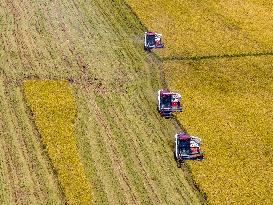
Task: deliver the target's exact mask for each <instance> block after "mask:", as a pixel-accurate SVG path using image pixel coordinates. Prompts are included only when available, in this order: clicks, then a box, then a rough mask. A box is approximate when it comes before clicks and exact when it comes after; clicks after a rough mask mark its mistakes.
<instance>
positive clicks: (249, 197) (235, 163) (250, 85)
mask: <svg viewBox="0 0 273 205" xmlns="http://www.w3.org/2000/svg"><path fill="white" fill-rule="evenodd" d="M272 62H273V58H272V57H247V58H244V59H242V58H235V59H229V60H227V59H221V60H214V61H211V60H206V61H190V62H179V61H172V62H166V63H164V69H165V71H166V78H167V81H168V83H169V85H170V88H171V90H175V91H179V92H180V93H181V94H182V101H183V107H184V111H183V112H182V113H180V114H178V115H177V117H178V119H179V120H180V121H181V122H182V124H183V125H184V127H185V128H186V129H187V131H188V132H189V133H190V134H193V135H197V136H200V137H201V138H202V140H203V149H204V152H205V160H204V161H202V162H189V163H187V164H188V165H189V167H190V169H191V170H192V174H193V177H194V179H195V181H196V182H197V183H198V185H199V186H200V188H201V190H202V191H203V192H205V193H206V194H207V196H208V201H209V202H210V203H211V204H272V202H273V192H272V187H273V180H272V179H273V157H272V156H273V155H272V153H273V152H272V151H273V138H272V133H273V126H272V125H273V106H272V102H273V91H272V90H273V73H272ZM177 79H179V81H178V80H177Z"/></svg>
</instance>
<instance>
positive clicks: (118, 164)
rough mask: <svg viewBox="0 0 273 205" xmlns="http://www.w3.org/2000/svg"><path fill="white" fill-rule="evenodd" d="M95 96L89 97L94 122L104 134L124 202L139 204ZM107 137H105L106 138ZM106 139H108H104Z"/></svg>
mask: <svg viewBox="0 0 273 205" xmlns="http://www.w3.org/2000/svg"><path fill="white" fill-rule="evenodd" d="M86 92H87V93H88V92H92V91H90V90H86ZM94 98H95V96H94V95H93V97H91V98H89V99H90V100H91V104H92V111H93V112H94V116H95V117H96V122H97V123H99V124H100V126H101V128H102V130H103V133H104V135H106V136H102V137H103V138H104V139H103V140H104V143H105V145H106V147H107V152H108V154H107V155H108V156H109V159H110V161H111V163H112V166H113V167H114V169H115V172H116V173H115V175H116V176H117V178H118V180H119V183H120V185H121V187H122V189H123V190H124V193H127V194H126V195H125V198H126V201H127V202H126V204H139V202H138V200H137V196H136V195H135V190H133V189H132V187H131V185H130V183H129V179H128V176H127V174H126V173H125V172H124V170H125V169H124V165H123V162H122V161H121V159H120V153H119V152H118V150H117V146H116V143H115V142H114V141H113V139H112V135H113V134H112V133H111V131H110V130H111V129H110V127H109V125H108V124H107V123H106V122H107V120H106V119H104V117H103V114H102V112H101V111H100V108H99V107H98V106H97V103H96V101H95V100H94ZM106 138H107V139H106ZM105 140H108V141H105Z"/></svg>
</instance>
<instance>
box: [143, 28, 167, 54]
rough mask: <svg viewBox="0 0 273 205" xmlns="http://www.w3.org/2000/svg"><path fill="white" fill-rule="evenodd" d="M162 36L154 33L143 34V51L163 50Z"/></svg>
mask: <svg viewBox="0 0 273 205" xmlns="http://www.w3.org/2000/svg"><path fill="white" fill-rule="evenodd" d="M163 47H164V45H163V43H162V35H161V34H158V33H155V32H145V33H144V50H145V51H151V49H153V48H163Z"/></svg>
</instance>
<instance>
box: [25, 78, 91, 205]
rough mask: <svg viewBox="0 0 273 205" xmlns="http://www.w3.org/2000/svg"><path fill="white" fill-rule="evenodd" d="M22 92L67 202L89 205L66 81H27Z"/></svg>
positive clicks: (72, 106)
mask: <svg viewBox="0 0 273 205" xmlns="http://www.w3.org/2000/svg"><path fill="white" fill-rule="evenodd" d="M23 91H24V94H25V97H26V102H27V105H28V106H29V107H30V109H31V112H32V114H33V119H34V122H35V125H36V126H37V129H38V131H39V134H40V136H41V139H42V142H43V144H44V146H45V149H46V151H47V153H48V156H49V158H50V160H51V162H52V164H53V167H54V169H55V170H56V172H57V176H58V179H59V182H60V184H61V186H62V189H63V190H64V194H65V197H66V201H67V203H68V204H89V203H90V202H91V189H90V185H89V183H88V181H87V178H86V176H85V173H84V168H83V165H82V163H81V161H80V157H79V154H78V151H77V144H76V138H75V136H74V128H73V127H74V125H73V124H74V121H75V117H76V111H77V108H76V105H75V102H74V99H73V96H72V93H71V89H70V87H69V84H68V82H66V81H57V80H55V81H53V80H29V81H24V82H23Z"/></svg>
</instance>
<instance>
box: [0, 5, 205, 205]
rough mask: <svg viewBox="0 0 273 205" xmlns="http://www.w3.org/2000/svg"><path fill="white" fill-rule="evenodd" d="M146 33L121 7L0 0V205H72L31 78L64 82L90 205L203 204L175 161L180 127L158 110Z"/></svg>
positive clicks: (155, 70) (156, 71) (155, 67)
mask: <svg viewBox="0 0 273 205" xmlns="http://www.w3.org/2000/svg"><path fill="white" fill-rule="evenodd" d="M144 30H145V29H144V28H143V26H142V24H141V23H140V22H139V20H138V19H137V17H136V16H134V15H133V12H132V11H131V10H130V8H129V7H128V6H127V4H125V2H124V1H110V0H97V1H91V0H74V1H73V0H59V1H43V0H37V1H26V0H0V35H1V39H0V108H1V109H0V139H1V143H0V146H1V147H0V158H1V160H0V204H66V203H69V201H68V199H67V198H66V197H67V196H66V194H65V189H63V187H62V186H63V183H62V182H61V181H60V177H59V176H58V174H57V173H58V172H57V173H56V168H54V167H55V165H54V163H55V162H54V161H53V160H52V157H51V156H50V154H49V152H47V151H46V147H45V146H46V145H45V142H44V141H43V140H42V136H41V131H40V129H39V126H40V127H42V126H43V124H42V125H38V124H37V122H35V119H36V118H35V116H32V113H31V109H30V107H28V106H27V102H26V96H25V94H24V93H23V82H29V80H31V81H30V82H33V81H32V80H35V82H39V81H42V80H56V81H58V80H61V81H62V82H66V83H69V86H70V88H71V94H72V95H73V99H74V100H75V109H76V116H75V119H74V121H73V123H74V124H73V125H74V126H73V133H74V134H73V136H74V137H75V139H76V142H75V144H76V151H77V152H78V159H79V161H80V163H81V164H82V165H83V172H84V174H85V176H86V178H87V183H89V185H90V187H91V189H92V190H91V192H92V199H91V201H90V204H115V205H116V204H201V203H204V202H205V201H204V199H203V198H202V196H201V195H200V193H199V192H198V191H197V190H196V188H195V187H194V186H193V185H192V182H191V183H190V182H189V181H188V178H190V176H189V175H188V174H185V173H184V172H183V171H182V170H179V169H177V167H176V163H175V162H174V160H173V154H172V140H173V136H174V134H175V132H176V131H177V130H176V127H175V126H174V125H173V124H172V123H171V122H170V121H169V120H165V119H162V118H160V117H159V115H158V113H157V112H156V101H155V93H156V91H157V90H158V89H159V88H161V86H162V83H161V82H160V64H159V61H158V59H156V58H155V57H154V56H151V55H147V54H146V53H144V52H143V50H142V49H143V42H142V37H143V32H144ZM37 90H39V89H36V88H35V89H34V91H33V92H34V93H36V94H37V95H39V94H41V93H39V92H38V91H37ZM37 92H38V93H37ZM52 92H53V91H52ZM62 94H63V93H62ZM57 96H58V95H57ZM29 97H30V98H31V97H33V96H32V95H29ZM45 99H46V98H45ZM37 106H38V105H37ZM73 109H74V108H73ZM66 111H67V110H66ZM73 112H74V111H73ZM62 114H65V112H64V113H62ZM70 114H71V113H70ZM68 115H69V114H68ZM53 116H54V115H53ZM62 119H63V117H62ZM54 120H56V119H54ZM48 123H51V124H54V123H52V122H48ZM70 123H71V122H70ZM37 125H38V126H37ZM52 127H53V125H52ZM69 129H71V126H70V128H69ZM70 131H71V133H72V130H70ZM74 148H75V147H74ZM74 148H73V152H74V151H75V149H74ZM75 155H76V154H75ZM67 166H69V164H67ZM57 171H58V170H57ZM66 174H67V173H66ZM73 188H75V187H73Z"/></svg>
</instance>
